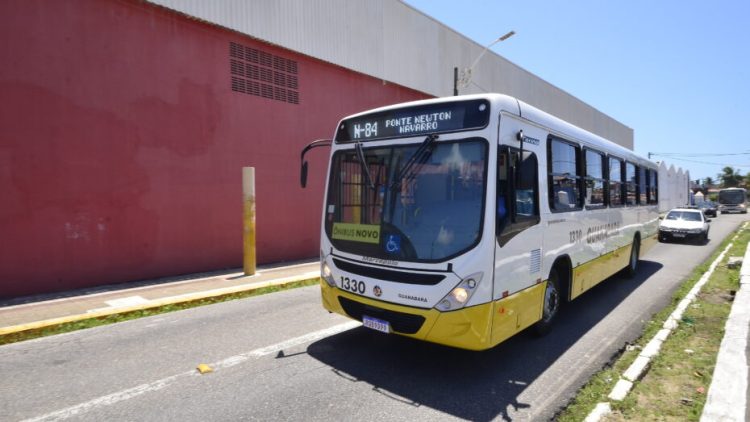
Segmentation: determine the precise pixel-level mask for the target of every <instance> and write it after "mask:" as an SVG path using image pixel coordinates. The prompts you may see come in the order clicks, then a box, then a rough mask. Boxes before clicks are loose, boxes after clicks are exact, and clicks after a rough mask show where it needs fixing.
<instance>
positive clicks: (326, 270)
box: [320, 261, 336, 287]
mask: <svg viewBox="0 0 750 422" xmlns="http://www.w3.org/2000/svg"><path fill="white" fill-rule="evenodd" d="M320 276H321V277H323V280H325V281H326V283H328V285H329V286H331V287H336V282H335V281H334V280H333V272H332V271H331V267H329V266H328V263H327V262H325V261H323V263H322V264H321V265H320Z"/></svg>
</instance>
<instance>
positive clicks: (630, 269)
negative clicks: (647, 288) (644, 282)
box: [625, 236, 641, 278]
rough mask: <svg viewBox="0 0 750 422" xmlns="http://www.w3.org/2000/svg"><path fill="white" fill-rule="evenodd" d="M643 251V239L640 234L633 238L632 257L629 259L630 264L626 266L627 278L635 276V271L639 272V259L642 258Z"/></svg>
mask: <svg viewBox="0 0 750 422" xmlns="http://www.w3.org/2000/svg"><path fill="white" fill-rule="evenodd" d="M640 253H641V240H640V239H639V238H638V236H636V237H634V238H633V247H632V248H630V259H629V260H628V266H627V267H625V276H626V277H627V278H633V277H635V273H636V272H638V260H639V259H640V256H639V255H640Z"/></svg>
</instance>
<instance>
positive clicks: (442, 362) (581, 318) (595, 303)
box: [307, 261, 662, 421]
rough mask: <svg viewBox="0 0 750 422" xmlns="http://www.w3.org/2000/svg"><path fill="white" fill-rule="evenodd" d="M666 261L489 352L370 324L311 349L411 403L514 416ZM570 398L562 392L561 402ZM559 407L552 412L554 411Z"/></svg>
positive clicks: (489, 416) (481, 416)
mask: <svg viewBox="0 0 750 422" xmlns="http://www.w3.org/2000/svg"><path fill="white" fill-rule="evenodd" d="M661 267H662V265H661V264H658V263H656V262H651V261H641V268H640V269H639V271H638V274H637V275H636V277H634V278H633V279H625V278H623V277H622V276H619V275H616V276H613V277H612V278H610V279H608V280H606V281H605V282H602V283H600V284H599V285H598V286H596V287H594V288H593V289H591V290H590V291H589V292H587V293H586V294H584V295H583V296H581V297H580V298H579V299H577V300H576V301H574V302H572V303H570V304H569V305H568V306H567V307H565V308H563V309H562V310H561V313H560V315H559V319H558V321H557V322H556V324H555V327H554V329H553V331H552V332H551V333H550V334H548V335H547V336H545V337H541V338H539V337H536V336H534V335H532V334H531V333H530V332H529V331H526V332H523V333H520V334H519V335H517V336H515V337H513V338H511V339H510V340H508V341H506V342H504V343H502V344H500V345H498V346H497V347H495V348H493V349H490V350H487V351H484V352H471V351H465V350H459V349H453V348H449V347H444V346H440V345H435V344H432V343H427V342H420V341H416V340H412V339H409V338H405V337H401V336H396V335H385V334H381V333H378V332H376V331H373V330H369V329H366V328H363V327H360V328H357V329H354V330H350V331H347V332H343V333H340V334H337V335H334V336H331V337H327V338H325V339H322V340H319V341H317V342H315V343H312V344H311V345H310V346H309V347H308V349H307V352H308V354H309V355H310V356H311V357H313V358H314V359H317V360H318V361H320V362H322V363H324V364H325V365H327V366H329V367H330V369H331V371H332V372H333V373H334V374H336V375H337V376H340V377H341V378H343V379H344V380H346V381H348V382H351V383H364V384H366V385H367V386H368V387H369V388H370V389H371V390H372V391H374V392H375V393H378V394H382V395H383V396H384V397H386V398H388V399H391V400H396V401H399V402H401V403H403V404H406V405H407V406H412V407H414V408H418V407H422V406H424V407H428V408H430V409H434V410H437V411H440V412H444V413H446V414H449V415H452V416H455V417H458V418H462V419H468V420H473V421H489V420H494V419H496V418H500V419H502V420H512V419H513V418H514V417H518V415H517V414H516V412H518V411H521V412H523V413H526V412H529V411H531V412H534V409H531V405H530V404H529V403H524V402H523V401H522V400H520V399H519V397H520V396H521V394H522V393H524V391H525V390H526V389H527V387H528V386H529V385H531V384H532V383H533V382H534V381H535V380H536V379H537V378H538V377H539V376H540V375H541V374H542V373H544V372H545V371H547V370H548V369H549V368H550V367H551V366H552V365H553V364H554V363H555V361H556V360H557V359H558V358H559V357H560V356H561V355H563V354H564V353H565V352H566V351H567V350H568V349H569V348H570V347H571V346H572V345H573V344H575V343H576V342H577V341H578V340H580V339H581V338H582V337H583V336H584V335H585V334H586V333H587V332H588V331H589V330H590V329H591V328H592V327H594V326H595V325H596V324H597V323H599V322H600V321H601V320H602V319H603V318H605V317H606V316H607V314H609V313H610V312H611V311H612V310H613V309H615V308H616V307H617V305H618V304H619V303H620V302H622V301H623V300H624V299H625V298H626V297H627V296H628V295H630V294H631V293H632V292H633V291H635V290H636V289H637V288H638V287H639V286H640V285H641V284H642V283H643V282H645V281H646V280H647V279H648V278H649V277H650V276H651V275H652V274H654V273H655V272H657V271H658V270H659V269H660V268H661ZM623 346H624V344H623ZM561 373H563V374H564V373H565V372H564V368H563V371H562V372H561ZM580 382H581V383H583V382H585V380H581V381H580ZM353 388H355V387H353ZM356 388H357V389H358V388H359V387H356ZM545 390H546V388H545ZM546 399H550V400H553V401H554V400H555V398H554V397H547V398H546ZM569 399H570V398H569V397H564V398H560V400H563V403H562V404H560V405H559V406H564V405H565V403H564V402H567V401H568V400H569ZM540 410H541V409H540ZM556 411H557V410H553V411H552V413H550V414H548V415H545V416H546V417H545V418H546V419H550V418H552V417H553V416H554V413H555V412H556ZM406 412H407V413H405V414H404V415H403V416H406V415H408V411H406Z"/></svg>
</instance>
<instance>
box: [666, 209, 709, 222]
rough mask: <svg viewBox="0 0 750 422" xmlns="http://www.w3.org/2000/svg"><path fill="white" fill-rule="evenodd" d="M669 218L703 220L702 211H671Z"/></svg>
mask: <svg viewBox="0 0 750 422" xmlns="http://www.w3.org/2000/svg"><path fill="white" fill-rule="evenodd" d="M666 219H667V220H683V221H703V219H702V218H701V213H700V212H696V211H670V212H669V214H667V218H666Z"/></svg>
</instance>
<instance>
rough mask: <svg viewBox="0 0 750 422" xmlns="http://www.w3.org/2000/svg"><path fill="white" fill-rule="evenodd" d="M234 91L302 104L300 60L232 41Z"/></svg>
mask: <svg viewBox="0 0 750 422" xmlns="http://www.w3.org/2000/svg"><path fill="white" fill-rule="evenodd" d="M229 72H230V75H231V78H232V91H235V92H242V93H244V94H250V95H255V96H258V97H263V98H268V99H272V100H277V101H283V102H285V103H291V104H299V91H298V90H299V80H298V79H297V62H295V61H294V60H289V59H286V58H284V57H280V56H274V55H273V54H270V53H267V52H265V51H261V50H257V49H255V48H250V47H247V46H244V45H241V44H237V43H234V42H230V43H229Z"/></svg>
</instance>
